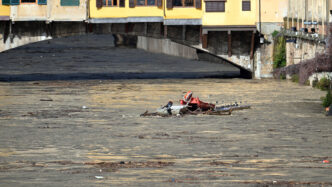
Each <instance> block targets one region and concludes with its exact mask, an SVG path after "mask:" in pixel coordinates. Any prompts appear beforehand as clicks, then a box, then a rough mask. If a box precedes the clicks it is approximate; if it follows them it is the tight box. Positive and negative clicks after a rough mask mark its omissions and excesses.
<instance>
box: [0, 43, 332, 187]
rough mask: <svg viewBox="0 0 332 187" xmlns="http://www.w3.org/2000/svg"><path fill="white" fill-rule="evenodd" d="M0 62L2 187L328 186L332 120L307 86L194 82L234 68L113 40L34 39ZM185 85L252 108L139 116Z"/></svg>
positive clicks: (175, 97)
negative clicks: (123, 45)
mask: <svg viewBox="0 0 332 187" xmlns="http://www.w3.org/2000/svg"><path fill="white" fill-rule="evenodd" d="M0 59H1V61H0V67H1V68H0V81H2V82H0V142H1V144H0V184H1V186H106V185H107V186H108V185H112V186H174V185H177V186H236V187H238V186H332V179H331V177H330V176H331V174H332V172H331V171H332V170H331V169H332V168H331V164H324V163H323V162H322V161H323V160H331V150H332V146H331V124H332V122H331V121H332V120H331V118H328V117H325V116H324V113H323V111H324V109H323V108H322V107H321V104H320V99H319V98H320V97H321V96H323V95H324V92H321V91H319V90H317V89H313V88H310V87H306V86H300V85H297V84H295V83H291V82H287V81H275V80H244V79H202V77H205V76H206V77H211V75H215V74H218V75H219V74H225V73H226V74H227V73H229V72H230V73H234V74H238V73H239V70H238V69H236V68H234V67H231V66H229V65H225V64H214V63H209V62H204V61H192V60H186V59H182V58H177V57H171V56H167V55H160V54H152V53H146V52H144V51H142V50H136V49H128V48H114V46H113V45H112V38H111V37H109V36H85V37H73V38H64V39H57V40H52V41H48V42H44V43H36V44H33V45H28V46H25V47H22V48H18V49H14V50H11V51H8V52H6V53H1V54H0ZM188 67H190V68H188ZM174 72H175V73H174ZM197 72H198V73H199V74H200V75H201V76H200V77H197V76H196V74H197ZM160 74H162V75H165V76H161V77H160V76H159V77H158V76H155V75H160ZM109 75H113V76H116V77H117V76H118V75H121V76H122V78H115V79H114V78H112V76H109ZM133 75H134V76H133ZM137 75H139V76H144V79H135V78H142V77H135V76H137ZM152 75H153V76H152ZM184 75H186V76H187V77H183V76H184ZM121 76H120V77H121ZM154 76H155V77H154ZM148 78H150V79H148ZM156 78H160V79H156ZM180 78H186V79H180ZM3 81H6V82H3ZM189 90H190V91H193V92H194V96H195V97H199V98H200V99H201V100H203V101H205V102H212V103H216V101H218V104H219V105H222V104H231V103H234V102H235V101H237V102H238V103H240V102H241V104H249V105H251V106H252V108H251V109H248V110H242V111H234V112H233V113H232V115H230V116H204V115H198V116H184V117H169V118H162V117H140V114H142V113H143V112H145V111H146V110H148V111H151V112H153V111H155V109H156V108H158V107H160V106H161V105H165V104H166V103H167V102H168V101H169V100H172V101H173V102H174V103H177V102H178V101H179V100H180V99H181V98H182V97H183V95H184V94H185V93H186V92H187V91H189ZM96 176H97V177H96Z"/></svg>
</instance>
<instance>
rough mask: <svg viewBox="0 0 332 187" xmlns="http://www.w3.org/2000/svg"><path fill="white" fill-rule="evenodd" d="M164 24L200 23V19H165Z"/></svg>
mask: <svg viewBox="0 0 332 187" xmlns="http://www.w3.org/2000/svg"><path fill="white" fill-rule="evenodd" d="M164 25H202V19H165V20H164Z"/></svg>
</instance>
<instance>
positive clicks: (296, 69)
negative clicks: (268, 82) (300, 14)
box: [273, 25, 332, 84]
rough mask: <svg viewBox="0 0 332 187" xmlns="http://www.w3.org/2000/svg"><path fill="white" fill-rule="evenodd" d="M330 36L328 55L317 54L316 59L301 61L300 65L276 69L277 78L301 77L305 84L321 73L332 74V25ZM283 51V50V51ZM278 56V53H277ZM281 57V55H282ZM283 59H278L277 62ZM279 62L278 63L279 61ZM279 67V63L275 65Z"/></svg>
mask: <svg viewBox="0 0 332 187" xmlns="http://www.w3.org/2000/svg"><path fill="white" fill-rule="evenodd" d="M330 28H331V29H330V35H329V38H328V40H327V44H326V45H327V50H326V53H322V54H318V53H317V54H316V56H315V58H313V59H309V60H304V61H301V62H300V63H299V64H294V65H290V66H287V67H281V68H276V69H275V70H274V71H273V75H274V77H275V78H277V79H279V78H280V77H282V76H285V75H290V76H292V75H294V74H298V75H299V82H300V83H301V84H305V83H306V81H307V80H308V79H309V77H310V76H311V75H313V74H314V73H320V72H332V35H331V34H332V25H331V27H330ZM281 51H282V50H281ZM275 55H278V53H275ZM280 56H281V55H280ZM278 59H281V58H280V57H279V58H276V59H275V61H276V60H278ZM277 62H278V61H277ZM275 65H276V66H278V63H277V64H275Z"/></svg>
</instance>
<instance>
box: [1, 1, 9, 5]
mask: <svg viewBox="0 0 332 187" xmlns="http://www.w3.org/2000/svg"><path fill="white" fill-rule="evenodd" d="M2 5H10V0H2Z"/></svg>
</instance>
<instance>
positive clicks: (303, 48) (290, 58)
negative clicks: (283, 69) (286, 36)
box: [286, 38, 326, 66]
mask: <svg viewBox="0 0 332 187" xmlns="http://www.w3.org/2000/svg"><path fill="white" fill-rule="evenodd" d="M325 47H326V45H325V44H324V43H318V42H315V41H311V40H304V39H300V38H297V39H296V42H286V60H287V66H289V65H292V64H298V63H300V62H301V61H302V60H306V59H312V58H314V57H315V55H316V53H324V52H325V49H326V48H325Z"/></svg>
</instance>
